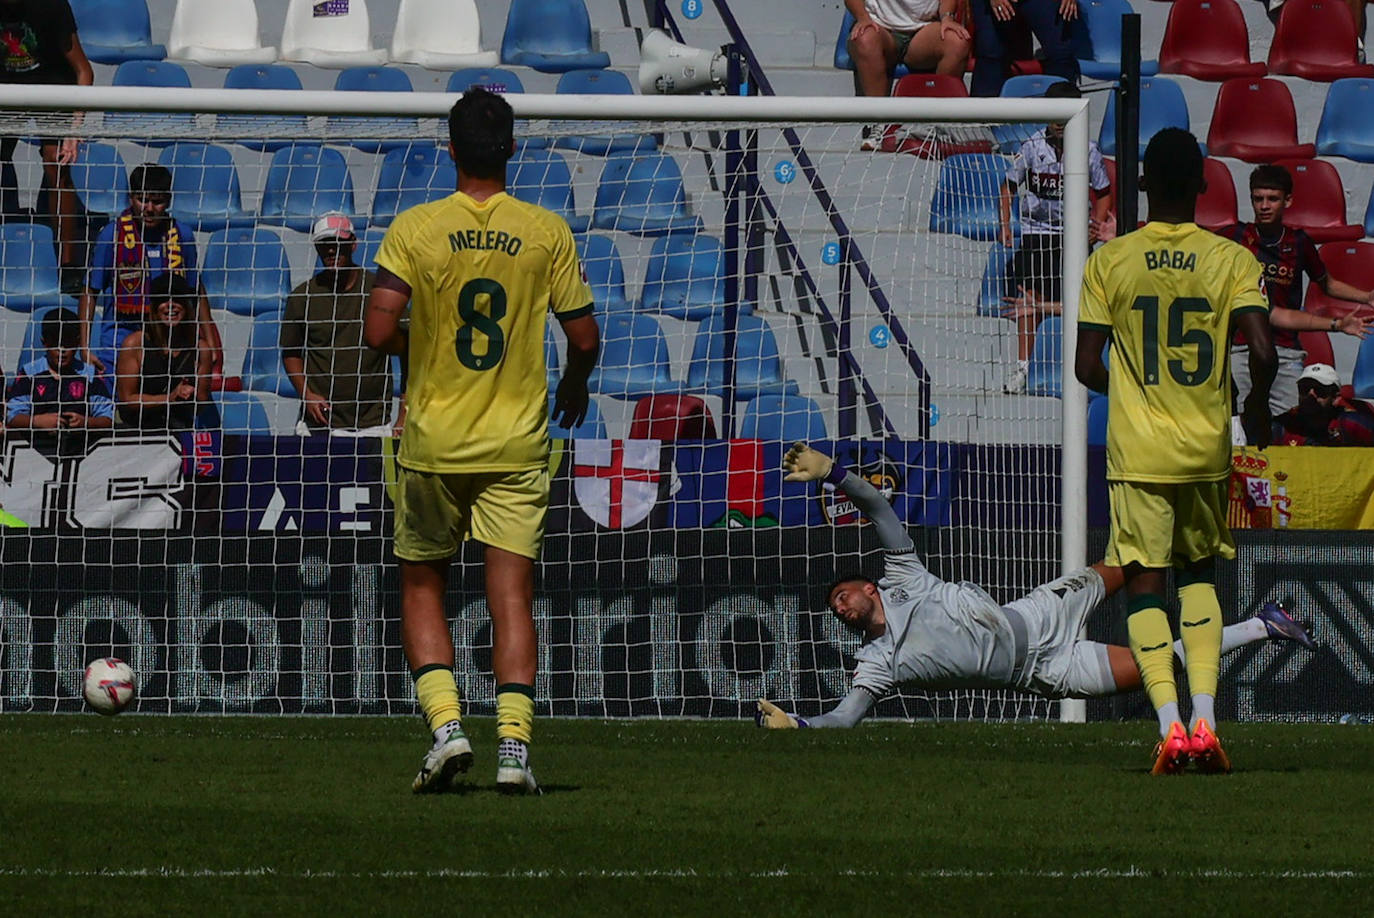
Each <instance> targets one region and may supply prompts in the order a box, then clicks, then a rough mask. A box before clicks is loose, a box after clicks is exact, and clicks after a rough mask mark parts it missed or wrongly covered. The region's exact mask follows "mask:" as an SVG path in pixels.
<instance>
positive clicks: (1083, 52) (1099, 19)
mask: <svg viewBox="0 0 1374 918" xmlns="http://www.w3.org/2000/svg"><path fill="white" fill-rule="evenodd" d="M1134 12H1135V10H1134V9H1133V8H1132V7H1131V4H1130V3H1129V2H1127V0H1082V2H1080V3H1079V4H1078V16H1079V19H1080V21H1081V27H1080V28H1079V29H1078V31H1077V34H1076V36H1075V40H1074V45H1075V49H1076V53H1077V55H1078V69H1079V71H1080V72H1082V74H1083V76H1085V77H1088V78H1090V79H1094V80H1115V79H1117V78H1118V77H1119V76H1121V17H1122V16H1123V15H1126V14H1130V13H1134ZM1158 72H1159V61H1141V62H1140V75H1141V76H1143V77H1146V76H1154V75H1155V74H1156V73H1158Z"/></svg>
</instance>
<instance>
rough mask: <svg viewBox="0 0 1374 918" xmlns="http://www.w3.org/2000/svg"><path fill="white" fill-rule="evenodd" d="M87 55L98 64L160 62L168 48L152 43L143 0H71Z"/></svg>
mask: <svg viewBox="0 0 1374 918" xmlns="http://www.w3.org/2000/svg"><path fill="white" fill-rule="evenodd" d="M71 7H72V14H73V15H74V16H75V17H76V31H77V34H78V35H80V36H81V48H82V50H83V51H85V52H86V57H88V58H90V59H91V60H92V61H94V62H96V63H98V64H120V63H123V62H125V61H160V60H162V59H163V58H164V57H166V56H167V48H166V47H165V46H163V45H155V44H153V35H152V25H151V22H150V21H149V18H148V4H146V3H145V2H144V0H71Z"/></svg>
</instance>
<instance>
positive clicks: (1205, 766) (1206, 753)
mask: <svg viewBox="0 0 1374 918" xmlns="http://www.w3.org/2000/svg"><path fill="white" fill-rule="evenodd" d="M1188 755H1189V756H1190V757H1191V758H1192V760H1193V764H1195V765H1197V769H1198V771H1200V772H1202V773H1203V774H1209V775H1226V774H1230V773H1231V759H1230V758H1229V757H1228V756H1227V755H1226V750H1225V749H1222V748H1221V740H1219V739H1217V734H1216V732H1215V731H1214V730H1213V729H1212V725H1211V724H1209V723H1207V721H1205V720H1199V721H1198V722H1197V726H1196V727H1194V728H1193V736H1192V738H1191V739H1190V740H1188Z"/></svg>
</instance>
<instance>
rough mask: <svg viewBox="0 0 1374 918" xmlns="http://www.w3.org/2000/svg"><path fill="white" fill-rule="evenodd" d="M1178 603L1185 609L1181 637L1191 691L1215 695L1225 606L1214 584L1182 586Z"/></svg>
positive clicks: (1181, 622) (1180, 617) (1181, 616)
mask: <svg viewBox="0 0 1374 918" xmlns="http://www.w3.org/2000/svg"><path fill="white" fill-rule="evenodd" d="M1178 600H1179V604H1180V605H1181V606H1182V609H1183V611H1182V614H1181V615H1180V616H1179V637H1181V638H1182V639H1183V658H1184V661H1185V662H1184V666H1185V668H1186V670H1187V672H1188V691H1189V692H1191V693H1192V694H1193V695H1215V694H1216V693H1217V670H1218V669H1220V668H1221V631H1222V626H1221V603H1219V602H1217V591H1216V587H1214V586H1212V585H1211V584H1210V583H1190V584H1188V585H1187V586H1181V587H1179V588H1178ZM1209 719H1210V718H1209Z"/></svg>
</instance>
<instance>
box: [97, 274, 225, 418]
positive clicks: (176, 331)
mask: <svg viewBox="0 0 1374 918" xmlns="http://www.w3.org/2000/svg"><path fill="white" fill-rule="evenodd" d="M147 295H148V301H149V303H150V305H149V307H148V311H147V314H146V316H145V318H144V320H143V327H142V328H141V329H139V330H138V331H134V332H130V333H129V334H128V335H127V336H125V338H124V341H123V342H122V343H121V344H120V345H119V360H118V363H117V365H116V368H115V395H116V397H117V398H118V400H119V419H120V421H121V422H122V423H124V424H126V425H128V426H130V427H138V428H141V429H143V430H191V429H193V428H196V427H215V426H218V419H217V418H216V417H215V410H214V402H212V401H211V400H210V352H209V350H208V349H207V348H206V347H205V346H204V344H203V343H202V340H201V336H200V334H199V333H198V331H197V329H196V325H197V324H198V323H197V322H196V308H197V302H198V300H199V299H200V297H199V296H198V294H197V292H196V290H195V289H194V288H193V287H191V285H190V284H189V283H187V282H186V281H185V280H183V279H182V278H181V277H179V276H177V275H175V274H163V275H161V276H160V277H158V278H157V279H156V280H154V281H153V282H152V283H151V284H150V285H148V293H147Z"/></svg>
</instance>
